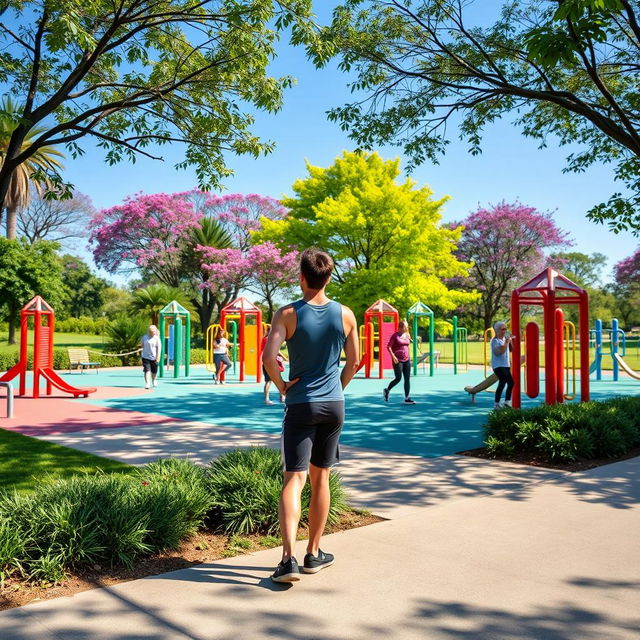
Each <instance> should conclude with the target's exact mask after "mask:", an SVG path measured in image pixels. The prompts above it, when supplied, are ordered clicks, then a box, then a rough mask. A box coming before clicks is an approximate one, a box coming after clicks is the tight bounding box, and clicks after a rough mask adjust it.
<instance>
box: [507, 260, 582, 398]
mask: <svg viewBox="0 0 640 640" xmlns="http://www.w3.org/2000/svg"><path fill="white" fill-rule="evenodd" d="M564 304H577V305H579V316H578V317H579V327H580V331H579V342H580V346H579V348H580V401H581V402H588V400H589V299H588V295H587V292H586V291H585V290H584V289H582V288H580V287H579V286H578V285H577V284H576V283H575V282H572V281H571V280H569V278H567V277H566V276H563V275H562V274H560V273H558V272H557V271H556V270H555V269H552V268H550V267H549V268H547V269H545V270H544V271H542V272H541V273H539V274H538V275H537V276H536V277H535V278H532V279H531V280H529V281H528V282H526V283H525V284H523V285H522V286H521V287H519V288H517V289H516V290H515V291H513V293H512V294H511V326H512V329H513V334H514V335H515V336H516V339H515V341H514V342H513V357H512V363H511V367H512V369H513V379H514V386H513V395H512V404H513V407H514V408H516V409H517V408H519V407H520V405H521V380H520V367H521V366H522V359H521V351H522V344H521V343H522V340H521V337H520V309H521V307H522V306H541V307H542V309H543V328H544V369H545V403H546V404H556V403H559V402H564V400H565V399H571V398H572V397H574V396H575V369H576V366H575V359H576V347H577V342H576V332H575V326H574V327H573V331H572V332H571V329H569V333H568V334H567V333H566V331H567V330H566V328H565V327H566V326H569V327H571V326H573V325H572V323H569V322H566V321H565V320H564V313H563V311H562V309H561V308H559V306H558V305H564ZM567 336H568V337H567ZM565 341H567V343H568V344H569V345H571V344H572V352H573V370H574V394H573V396H567V395H565V382H566V381H565ZM539 344H540V330H539V327H538V325H537V324H536V323H535V322H529V323H528V324H527V326H526V327H525V349H526V351H525V353H526V358H525V361H526V365H525V379H526V393H527V395H528V396H529V397H530V398H535V397H536V396H537V395H538V393H539V385H540V371H539V361H540V356H539Z"/></svg>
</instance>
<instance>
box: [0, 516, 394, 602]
mask: <svg viewBox="0 0 640 640" xmlns="http://www.w3.org/2000/svg"><path fill="white" fill-rule="evenodd" d="M383 520H384V518H380V517H379V516H374V515H372V514H370V513H366V512H360V511H351V512H349V513H346V514H344V516H343V517H342V518H341V520H340V522H338V523H337V524H335V525H333V526H328V527H327V529H326V532H325V533H337V532H338V531H346V530H348V529H355V528H357V527H365V526H367V525H370V524H375V523H376V522H381V521H383ZM307 535H308V531H307V530H306V528H304V527H300V530H299V535H298V539H306V537H307ZM239 538H240V539H241V544H242V547H239V546H233V544H232V540H233V539H232V538H231V537H230V536H227V535H220V534H215V533H211V532H208V531H201V532H199V533H198V534H197V535H196V536H194V537H193V538H192V539H190V540H187V541H186V542H184V543H183V544H182V546H181V547H180V548H179V549H177V550H175V551H168V552H166V553H163V554H160V555H156V556H148V557H145V558H140V559H139V561H138V562H137V563H136V565H135V566H134V567H133V568H131V569H127V568H124V567H117V568H114V569H111V568H109V567H102V566H100V565H94V566H93V567H90V568H87V569H84V570H83V571H81V572H78V573H70V574H69V577H68V579H67V580H65V581H64V582H61V583H57V584H51V583H49V584H34V583H28V582H25V581H24V580H20V579H19V578H9V579H7V580H6V581H5V583H4V588H2V589H0V610H3V609H11V608H13V607H20V606H22V605H25V604H28V603H29V602H35V601H38V600H48V599H50V598H60V597H63V596H72V595H74V594H76V593H79V592H80V591H87V590H88V589H96V588H98V587H109V586H112V585H114V584H119V583H121V582H128V581H130V580H137V579H138V578H144V577H146V576H155V575H158V574H161V573H167V572H168V571H177V570H178V569H185V568H187V567H191V566H193V565H197V564H202V563H205V562H213V561H215V560H220V559H222V558H230V557H233V556H238V555H242V554H244V553H253V552H255V551H262V550H264V549H268V548H270V547H275V546H279V544H280V541H279V540H278V539H276V538H274V537H272V536H267V537H265V536H257V535H252V536H239ZM236 540H237V538H236ZM245 547H246V548H245ZM278 559H279V558H276V556H274V567H275V565H276V564H277V560H278Z"/></svg>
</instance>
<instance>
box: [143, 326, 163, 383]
mask: <svg viewBox="0 0 640 640" xmlns="http://www.w3.org/2000/svg"><path fill="white" fill-rule="evenodd" d="M141 343H142V371H144V388H145V389H149V388H150V387H151V385H153V386H154V387H157V386H158V383H157V382H156V376H157V375H158V362H160V337H159V336H158V327H156V325H155V324H152V325H149V330H148V332H147V333H145V334H144V335H143V336H142V339H141Z"/></svg>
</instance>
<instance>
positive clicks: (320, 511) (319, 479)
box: [307, 464, 331, 556]
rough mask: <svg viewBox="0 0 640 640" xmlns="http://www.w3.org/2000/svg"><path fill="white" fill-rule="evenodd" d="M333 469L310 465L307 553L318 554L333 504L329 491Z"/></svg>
mask: <svg viewBox="0 0 640 640" xmlns="http://www.w3.org/2000/svg"><path fill="white" fill-rule="evenodd" d="M330 473H331V469H323V468H321V467H316V466H314V465H312V464H310V465H309V481H310V482H311V502H310V504H309V542H308V543H307V553H311V554H312V555H314V556H315V555H318V549H319V547H320V538H322V534H323V533H324V527H325V525H326V524H327V517H328V516H329V506H330V505H331V493H330V491H329V474H330Z"/></svg>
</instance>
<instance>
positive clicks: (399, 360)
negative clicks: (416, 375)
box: [382, 320, 415, 404]
mask: <svg viewBox="0 0 640 640" xmlns="http://www.w3.org/2000/svg"><path fill="white" fill-rule="evenodd" d="M410 344H411V336H410V335H409V325H408V324H407V323H406V322H405V321H404V320H402V321H401V322H400V324H399V325H398V330H397V331H396V332H395V333H393V334H392V335H391V337H390V338H389V342H387V350H388V351H389V353H390V354H391V360H392V361H393V373H394V374H395V378H394V379H393V380H392V381H391V382H390V383H389V386H387V387H385V388H384V389H383V390H382V396H383V397H384V400H385V402H389V392H390V391H391V389H393V387H395V386H396V385H397V384H398V383H399V382H400V380H402V378H403V377H404V403H405V404H415V402H414V401H413V400H412V399H411V359H410V358H409V345H410Z"/></svg>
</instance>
